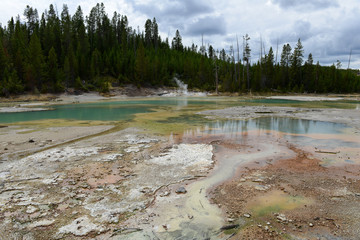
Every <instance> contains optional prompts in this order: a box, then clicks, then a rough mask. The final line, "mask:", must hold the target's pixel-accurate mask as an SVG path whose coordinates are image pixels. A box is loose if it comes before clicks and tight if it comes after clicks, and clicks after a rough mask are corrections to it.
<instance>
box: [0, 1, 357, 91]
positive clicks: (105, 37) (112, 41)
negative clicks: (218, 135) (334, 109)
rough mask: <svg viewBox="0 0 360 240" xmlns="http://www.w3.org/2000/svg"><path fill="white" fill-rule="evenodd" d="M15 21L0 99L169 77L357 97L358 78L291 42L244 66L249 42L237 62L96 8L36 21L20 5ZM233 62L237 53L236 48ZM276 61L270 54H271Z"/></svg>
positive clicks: (5, 35)
mask: <svg viewBox="0 0 360 240" xmlns="http://www.w3.org/2000/svg"><path fill="white" fill-rule="evenodd" d="M23 15H24V16H25V18H26V21H25V22H21V21H20V17H17V18H16V19H15V20H14V18H11V19H10V20H9V21H8V23H7V26H4V27H1V26H0V95H4V96H8V95H9V94H19V93H22V92H24V91H30V92H34V93H37V92H63V91H65V90H67V89H69V88H75V89H79V90H82V91H88V90H98V91H102V92H106V91H108V90H109V88H110V87H111V86H119V85H123V84H128V83H131V84H135V85H137V86H139V87H140V86H164V85H165V86H173V85H174V84H175V83H174V82H173V80H172V79H173V77H174V76H177V77H179V78H180V79H182V80H183V81H184V82H185V83H187V84H188V85H189V87H190V88H198V89H201V90H215V89H218V90H219V91H231V92H234V91H240V92H243V91H250V90H251V91H275V90H276V91H295V92H359V91H360V78H359V77H358V76H356V73H354V72H353V71H351V70H342V69H340V67H341V63H340V62H338V63H337V64H336V66H335V65H333V66H331V67H322V66H320V65H319V62H317V64H314V61H313V58H312V55H311V54H309V56H308V57H307V60H305V61H304V56H303V54H304V50H303V46H302V43H301V41H300V39H299V41H298V43H297V44H296V46H294V50H292V47H291V46H290V45H289V44H285V45H284V46H283V49H282V51H281V58H280V62H279V63H278V62H276V60H274V58H275V56H274V51H273V49H272V48H270V49H269V51H268V53H267V54H265V55H264V56H261V58H260V60H259V61H258V62H256V63H251V49H250V43H251V42H250V41H251V40H250V37H249V36H248V35H245V36H244V38H243V40H244V48H243V51H242V54H241V55H242V56H243V58H242V61H241V60H239V61H237V62H236V61H235V49H234V48H232V47H231V48H230V53H229V54H227V53H226V51H225V50H224V49H222V50H221V51H220V52H219V51H215V49H214V48H213V47H212V46H211V45H209V46H207V47H206V46H201V47H200V48H199V50H198V47H197V46H195V45H194V44H193V45H192V46H190V47H186V46H184V45H183V43H182V37H181V35H180V32H179V31H176V34H175V36H174V38H173V39H172V40H171V45H170V44H169V39H161V37H160V36H159V30H158V24H157V22H156V19H155V18H153V19H152V20H151V19H148V20H147V21H146V22H145V25H144V28H145V29H144V31H142V32H140V30H138V31H136V30H135V29H133V28H131V27H130V26H129V23H128V19H127V17H126V16H124V15H120V14H118V13H117V12H114V14H113V16H112V17H111V18H110V17H109V16H108V14H107V13H106V12H105V6H104V4H97V5H96V6H95V7H93V8H92V9H91V11H90V13H89V15H88V16H86V17H85V16H84V13H83V12H82V9H81V7H80V6H79V7H78V8H77V10H76V12H75V14H74V15H73V16H71V15H70V14H69V9H68V7H67V6H66V5H63V8H62V11H61V13H60V15H58V14H57V12H56V11H55V9H54V6H53V5H50V6H49V9H48V10H46V11H45V12H44V13H42V14H41V16H39V13H38V11H37V10H36V9H34V8H32V7H30V6H26V8H25V10H24V13H23ZM237 56H238V58H239V56H240V53H239V47H237ZM276 59H277V56H276Z"/></svg>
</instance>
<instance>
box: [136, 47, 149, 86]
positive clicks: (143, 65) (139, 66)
mask: <svg viewBox="0 0 360 240" xmlns="http://www.w3.org/2000/svg"><path fill="white" fill-rule="evenodd" d="M146 75H147V61H146V57H145V49H144V45H143V43H142V41H140V43H139V47H138V49H137V51H136V60H135V81H136V84H137V85H138V86H140V85H142V84H144V83H145V81H146V77H147V76H146Z"/></svg>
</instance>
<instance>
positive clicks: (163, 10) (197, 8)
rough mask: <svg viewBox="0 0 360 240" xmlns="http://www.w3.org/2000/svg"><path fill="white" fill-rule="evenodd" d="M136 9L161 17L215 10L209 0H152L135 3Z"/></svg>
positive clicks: (171, 17) (185, 15)
mask: <svg viewBox="0 0 360 240" xmlns="http://www.w3.org/2000/svg"><path fill="white" fill-rule="evenodd" d="M135 10H137V11H139V12H142V13H145V14H146V15H148V16H152V17H156V18H159V19H177V18H180V19H184V18H189V17H193V16H198V15H199V14H204V13H211V12H213V8H212V7H210V5H209V4H208V3H207V2H205V1H192V0H167V1H162V2H159V1H151V2H148V3H146V4H143V3H141V4H135Z"/></svg>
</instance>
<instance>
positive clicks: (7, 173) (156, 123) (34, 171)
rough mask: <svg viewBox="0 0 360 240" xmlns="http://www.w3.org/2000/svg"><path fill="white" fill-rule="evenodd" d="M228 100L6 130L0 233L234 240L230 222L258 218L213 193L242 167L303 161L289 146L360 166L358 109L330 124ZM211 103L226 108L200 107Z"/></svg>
mask: <svg viewBox="0 0 360 240" xmlns="http://www.w3.org/2000/svg"><path fill="white" fill-rule="evenodd" d="M229 105H233V103H231V104H229ZM224 107H226V105H225V104H219V105H218V104H216V105H215V106H214V105H212V106H204V105H203V104H201V103H200V104H197V105H195V104H194V105H191V104H182V105H176V106H171V107H168V106H161V107H159V108H152V109H151V112H148V113H138V114H136V117H135V118H134V119H133V120H132V121H131V122H123V123H121V122H114V121H113V122H111V123H112V124H114V125H113V126H116V127H115V128H114V127H113V126H109V125H108V124H106V122H99V123H96V124H95V125H96V126H86V125H87V123H86V122H84V121H83V120H82V122H78V125H77V126H68V125H67V124H71V123H69V122H68V121H62V120H56V121H55V120H52V121H46V120H41V121H40V122H37V123H36V124H34V123H31V122H29V123H26V124H9V126H7V127H4V128H1V129H0V130H1V136H4V138H2V140H1V144H2V148H3V149H7V150H4V151H3V152H2V155H1V157H2V159H1V160H2V162H1V165H0V180H1V182H0V185H1V191H0V218H1V219H2V223H1V224H0V232H1V234H0V239H17V238H19V237H23V238H26V239H94V238H95V239H149V238H150V239H228V238H229V237H231V234H233V232H231V233H229V232H227V229H228V228H235V229H239V228H241V227H242V226H246V225H247V224H248V216H249V215H251V214H249V213H248V212H240V213H239V214H238V216H236V217H233V216H229V214H228V213H227V212H226V210H224V208H222V205H221V203H220V204H219V203H217V204H213V202H212V201H210V193H211V192H212V191H213V190H214V188H216V187H217V186H219V184H222V183H223V182H225V181H227V180H229V179H232V178H233V177H234V176H236V175H237V170H238V169H241V168H242V167H245V166H246V167H247V164H251V163H256V164H260V165H261V164H266V163H269V162H275V161H281V160H286V159H289V158H294V157H295V156H296V154H297V153H296V151H295V150H294V148H292V147H290V145H291V146H294V145H295V146H298V147H301V148H303V149H306V150H307V151H312V152H313V153H314V155H316V154H318V155H317V156H319V157H320V156H321V154H323V153H322V152H335V151H336V152H338V151H342V149H344V148H346V149H347V152H346V153H347V154H352V155H351V156H353V157H352V158H351V161H353V163H354V164H355V163H356V164H358V162H357V161H358V160H359V158H358V150H356V149H358V148H359V136H358V130H356V127H357V126H355V125H356V122H357V120H358V119H355V116H356V114H354V113H351V111H349V113H348V112H346V114H349V115H348V116H347V117H348V118H346V119H349V120H347V121H343V120H342V119H339V118H338V117H337V118H336V121H334V122H332V123H329V122H325V121H323V120H324V119H321V116H323V115H324V113H325V112H322V111H323V110H317V111H313V109H299V108H296V109H295V108H291V107H289V108H286V109H285V108H275V107H269V108H267V109H264V108H262V107H251V108H246V107H245V108H243V107H240V108H239V109H236V111H238V112H237V113H236V111H235V109H228V110H221V109H222V108H224ZM211 108H212V109H216V108H219V110H210V111H209V112H203V113H202V114H201V115H199V114H196V113H197V112H199V111H202V110H206V109H211ZM222 111H223V112H222ZM319 111H320V112H319ZM333 111H335V110H333ZM336 111H342V110H336ZM336 111H335V112H334V115H333V116H332V117H333V118H330V117H331V116H329V113H328V116H326V118H327V119H335V116H339V115H338V113H339V112H336ZM342 113H344V112H342ZM296 114H303V115H301V116H300V115H299V118H305V119H308V120H299V118H293V117H294V116H295V115H296ZM351 114H353V115H351ZM340 116H344V115H340ZM353 116H354V117H353ZM311 119H314V120H318V121H312V120H311ZM344 119H345V118H344ZM53 121H55V125H61V126H58V127H54V124H53ZM60 123H61V124H60ZM89 123H91V122H89ZM343 123H346V124H348V125H345V124H343ZM86 132H91V133H92V135H91V136H90V137H86V136H87V135H88V134H86ZM58 133H61V134H58ZM102 133H103V134H102ZM19 136H20V137H19ZM66 136H69V137H70V141H69V138H67V137H66ZM77 139H78V140H77ZM30 140H31V141H30ZM50 140H51V141H50ZM314 142H316V143H314ZM33 145H35V146H36V148H34V146H33ZM314 145H316V146H317V147H318V148H317V149H314ZM320 147H321V149H319V148H320ZM31 149H36V151H33V150H31ZM12 150H14V151H12ZM318 150H319V151H320V152H319V153H316V151H318ZM6 151H8V152H6ZM11 152H12V153H11ZM340 155H341V154H339V155H336V156H335V155H334V156H332V154H331V156H330V157H327V158H326V159H324V163H325V164H328V165H336V164H338V163H339V161H340V160H339V159H343V160H344V159H346V158H345V156H340ZM346 160H348V159H346ZM344 161H345V160H344ZM340 163H341V161H340ZM259 179H260V180H259ZM261 179H262V176H259V175H254V179H253V182H252V184H251V187H254V189H257V190H258V191H260V192H262V191H265V192H266V191H267V189H269V188H270V187H269V186H268V185H265V184H263V183H262V180H261ZM305 202H307V201H305ZM308 202H311V201H308ZM302 203H303V202H301V201H300V203H299V205H301V204H302ZM295 205H296V204H295ZM285 208H286V207H285Z"/></svg>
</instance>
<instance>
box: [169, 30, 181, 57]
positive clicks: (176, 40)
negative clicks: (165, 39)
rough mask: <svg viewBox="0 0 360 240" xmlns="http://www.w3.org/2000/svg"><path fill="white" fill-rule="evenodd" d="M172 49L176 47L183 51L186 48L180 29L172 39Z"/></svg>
mask: <svg viewBox="0 0 360 240" xmlns="http://www.w3.org/2000/svg"><path fill="white" fill-rule="evenodd" d="M171 46H172V49H175V50H177V51H181V52H182V51H183V50H184V46H183V44H182V37H181V35H180V32H179V30H176V34H175V37H174V38H173V40H172V45H171Z"/></svg>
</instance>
